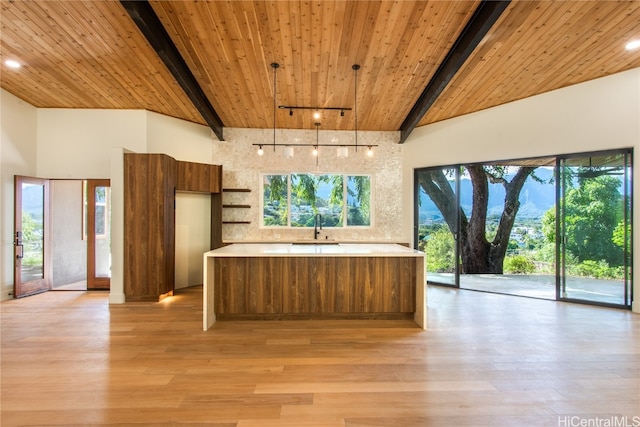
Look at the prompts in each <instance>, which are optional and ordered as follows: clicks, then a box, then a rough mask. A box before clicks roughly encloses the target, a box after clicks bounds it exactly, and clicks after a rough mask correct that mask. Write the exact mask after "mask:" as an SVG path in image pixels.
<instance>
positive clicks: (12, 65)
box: [4, 59, 21, 68]
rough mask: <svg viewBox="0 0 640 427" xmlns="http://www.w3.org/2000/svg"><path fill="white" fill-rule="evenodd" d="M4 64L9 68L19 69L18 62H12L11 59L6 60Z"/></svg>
mask: <svg viewBox="0 0 640 427" xmlns="http://www.w3.org/2000/svg"><path fill="white" fill-rule="evenodd" d="M4 64H5V65H6V66H7V67H9V68H20V67H21V65H20V63H19V62H18V61H14V60H13V59H7V60H6V61H4Z"/></svg>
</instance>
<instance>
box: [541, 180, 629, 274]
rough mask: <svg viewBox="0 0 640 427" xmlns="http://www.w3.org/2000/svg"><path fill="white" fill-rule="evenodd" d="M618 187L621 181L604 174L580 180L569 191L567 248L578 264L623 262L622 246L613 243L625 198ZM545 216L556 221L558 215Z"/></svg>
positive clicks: (565, 210) (567, 193)
mask: <svg viewBox="0 0 640 427" xmlns="http://www.w3.org/2000/svg"><path fill="white" fill-rule="evenodd" d="M619 188H620V180H619V179H617V178H615V177H613V176H606V175H602V176H598V177H595V178H592V179H585V180H581V181H579V185H578V186H577V187H574V188H570V189H568V190H567V191H566V195H565V200H564V224H565V236H566V249H567V250H568V251H569V252H571V254H573V255H574V256H575V257H576V259H577V260H578V261H579V262H582V261H586V260H595V261H600V260H602V261H606V262H607V263H608V264H610V265H619V264H621V263H622V258H623V250H622V248H623V247H620V246H617V245H616V244H615V241H614V230H615V229H616V226H617V224H618V223H619V221H620V220H621V218H620V216H621V214H620V212H621V209H620V204H621V203H622V195H621V194H620V192H619V191H618V190H619ZM546 216H548V217H549V218H551V217H553V218H555V212H554V213H553V214H551V213H547V214H546ZM623 230H624V229H623ZM545 232H548V230H546V231H545ZM549 237H551V236H549Z"/></svg>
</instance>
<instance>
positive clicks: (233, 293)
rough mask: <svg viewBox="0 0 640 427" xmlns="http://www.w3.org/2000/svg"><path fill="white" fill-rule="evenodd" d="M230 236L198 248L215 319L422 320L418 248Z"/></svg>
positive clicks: (210, 317)
mask: <svg viewBox="0 0 640 427" xmlns="http://www.w3.org/2000/svg"><path fill="white" fill-rule="evenodd" d="M306 243H311V244H297V243H234V244H231V245H228V246H224V247H222V248H219V249H215V250H212V251H209V252H206V253H205V254H204V272H203V276H204V277H203V280H204V295H203V328H204V330H208V329H209V328H210V327H211V326H212V325H213V323H214V322H215V321H216V320H240V319H252V320H255V319H265V320H267V319H406V318H411V319H413V320H414V321H415V322H416V323H417V324H418V326H420V327H421V328H426V326H427V304H426V292H425V289H426V288H425V260H424V253H423V252H420V251H417V250H413V249H409V248H407V247H405V246H401V245H397V244H386V243H373V244H372V243H326V242H323V241H318V243H315V242H306Z"/></svg>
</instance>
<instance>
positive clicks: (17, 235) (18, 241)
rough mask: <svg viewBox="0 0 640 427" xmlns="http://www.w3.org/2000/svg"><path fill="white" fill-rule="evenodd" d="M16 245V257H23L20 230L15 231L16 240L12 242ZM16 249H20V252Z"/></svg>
mask: <svg viewBox="0 0 640 427" xmlns="http://www.w3.org/2000/svg"><path fill="white" fill-rule="evenodd" d="M14 246H15V247H16V258H17V259H22V258H24V246H23V245H22V231H16V241H15V243H14ZM18 249H20V253H18Z"/></svg>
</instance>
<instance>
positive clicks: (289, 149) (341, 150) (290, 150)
mask: <svg viewBox="0 0 640 427" xmlns="http://www.w3.org/2000/svg"><path fill="white" fill-rule="evenodd" d="M279 67H280V64H278V63H277V62H273V63H272V64H271V68H273V143H272V144H270V145H272V146H273V151H276V147H277V146H284V150H283V153H284V156H285V157H287V158H291V157H293V154H294V147H296V146H297V147H313V151H312V153H313V155H314V156H315V157H316V164H317V163H318V157H319V150H320V146H321V145H320V137H319V134H320V122H319V121H317V120H319V118H320V111H323V110H336V111H340V117H344V112H345V111H351V110H352V109H351V108H350V107H306V106H295V105H280V106H278V108H279V109H281V110H289V116H293V110H314V115H313V116H314V119H315V120H316V122H315V123H314V125H315V127H316V142H315V144H300V143H298V142H297V140H296V143H295V144H289V143H287V144H277V143H276V89H277V75H276V70H277V69H278V68H279ZM351 69H352V70H353V71H354V91H353V98H354V100H353V111H354V117H353V122H354V126H353V129H354V143H353V144H340V143H339V142H338V141H337V139H336V138H334V139H332V140H331V144H322V146H323V147H325V146H326V147H338V149H337V150H336V154H337V156H338V158H342V159H344V158H347V157H349V148H348V147H355V151H356V152H357V151H358V146H359V145H358V109H357V106H358V105H357V102H358V70H359V69H360V65H358V64H354V65H353V66H352V67H351ZM253 145H254V146H255V145H257V146H258V155H259V156H262V155H263V154H264V150H263V149H262V146H263V145H265V144H253ZM267 145H269V144H267ZM377 146H378V145H377V144H367V148H368V150H367V156H369V157H371V156H373V147H377Z"/></svg>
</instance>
